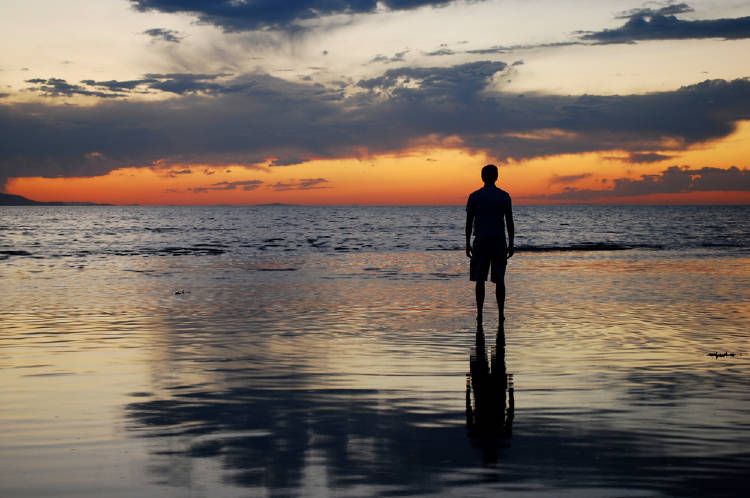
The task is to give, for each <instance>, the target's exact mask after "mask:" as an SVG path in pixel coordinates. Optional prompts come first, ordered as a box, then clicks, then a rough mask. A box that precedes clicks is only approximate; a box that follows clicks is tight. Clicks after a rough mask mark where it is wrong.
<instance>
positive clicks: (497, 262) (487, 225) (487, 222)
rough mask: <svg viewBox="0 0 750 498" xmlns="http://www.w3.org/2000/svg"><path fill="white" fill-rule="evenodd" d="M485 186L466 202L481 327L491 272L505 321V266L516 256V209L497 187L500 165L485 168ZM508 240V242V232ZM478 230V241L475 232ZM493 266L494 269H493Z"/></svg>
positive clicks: (468, 247)
mask: <svg viewBox="0 0 750 498" xmlns="http://www.w3.org/2000/svg"><path fill="white" fill-rule="evenodd" d="M482 181H484V187H482V188H480V189H479V190H477V191H475V192H472V193H471V195H469V201H468V202H467V203H466V255H467V256H468V257H470V258H471V265H470V270H469V278H470V279H471V280H472V281H473V282H476V283H477V284H476V285H477V286H476V294H477V326H478V327H481V326H482V307H483V306H484V282H485V281H486V280H487V275H488V274H489V276H490V280H492V281H493V282H494V283H495V286H496V288H495V296H496V297H497V308H498V312H499V314H500V324H499V326H498V328H501V327H502V326H503V321H504V320H505V265H506V261H507V259H508V258H510V257H511V256H513V252H514V250H513V237H514V231H515V227H514V226H513V211H512V207H511V201H510V195H508V192H506V191H504V190H501V189H499V188H497V187H496V186H495V181H497V166H495V165H494V164H488V165H487V166H485V167H484V168H482ZM506 228H507V231H508V241H507V244H506V241H505V231H506ZM472 230H473V232H474V244H473V245H472V243H471V233H472ZM490 269H491V270H492V271H491V272H490Z"/></svg>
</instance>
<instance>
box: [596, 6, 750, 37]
mask: <svg viewBox="0 0 750 498" xmlns="http://www.w3.org/2000/svg"><path fill="white" fill-rule="evenodd" d="M684 12H692V9H691V8H690V7H689V6H688V5H686V4H676V5H670V6H667V7H663V8H661V9H656V10H653V9H636V10H634V11H630V12H628V13H625V14H624V15H623V16H620V18H623V17H624V18H627V19H628V21H627V22H626V23H625V24H624V25H622V26H620V27H619V28H615V29H605V30H603V31H598V32H595V33H586V34H583V35H582V36H581V39H583V40H586V41H593V42H598V43H631V42H635V41H640V40H684V39H691V38H724V39H727V40H736V39H741V38H750V17H738V18H730V19H701V20H695V21H690V20H683V19H678V18H677V17H676V16H675V15H674V14H682V13H684Z"/></svg>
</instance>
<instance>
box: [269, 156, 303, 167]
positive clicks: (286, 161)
mask: <svg viewBox="0 0 750 498" xmlns="http://www.w3.org/2000/svg"><path fill="white" fill-rule="evenodd" d="M307 161H308V160H307V159H303V158H300V157H283V158H278V159H274V160H273V161H271V166H295V165H297V164H302V163H304V162H307Z"/></svg>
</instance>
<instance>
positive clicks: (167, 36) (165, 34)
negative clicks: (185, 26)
mask: <svg viewBox="0 0 750 498" xmlns="http://www.w3.org/2000/svg"><path fill="white" fill-rule="evenodd" d="M143 34H144V35H148V36H150V37H151V38H152V39H153V40H161V41H165V42H170V43H180V41H181V40H182V36H181V35H180V32H179V31H176V30H174V29H164V28H151V29H147V30H146V31H144V32H143Z"/></svg>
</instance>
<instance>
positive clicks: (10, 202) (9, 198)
mask: <svg viewBox="0 0 750 498" xmlns="http://www.w3.org/2000/svg"><path fill="white" fill-rule="evenodd" d="M0 206H111V204H97V203H95V202H59V201H56V202H41V201H34V200H31V199H27V198H26V197H23V196H20V195H13V194H3V193H2V192H0Z"/></svg>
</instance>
